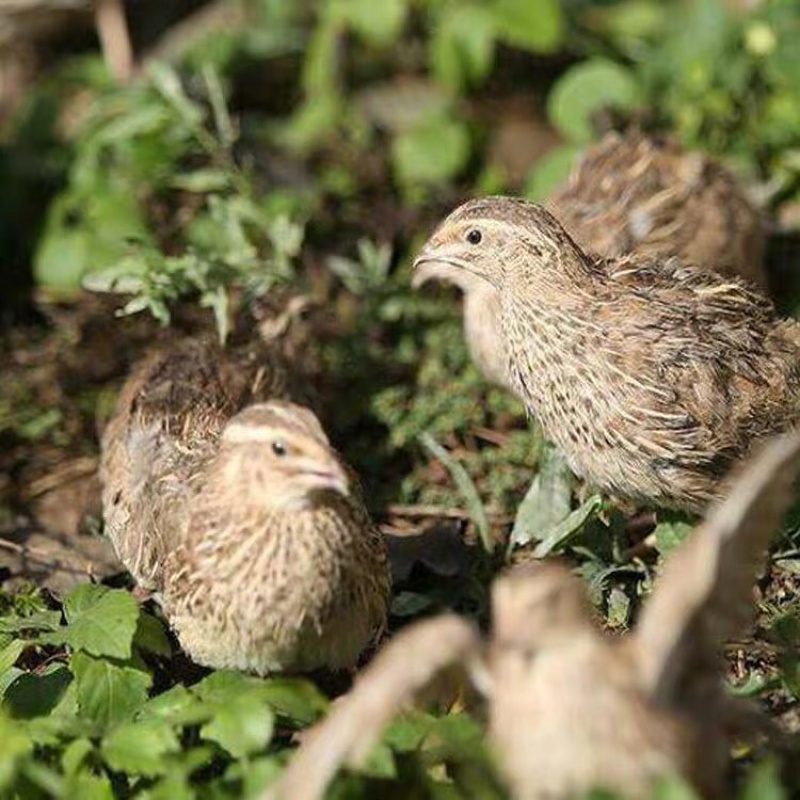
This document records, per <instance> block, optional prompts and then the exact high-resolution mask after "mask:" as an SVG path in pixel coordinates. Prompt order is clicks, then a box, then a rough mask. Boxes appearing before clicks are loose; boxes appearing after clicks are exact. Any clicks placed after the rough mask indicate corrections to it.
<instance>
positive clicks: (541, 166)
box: [524, 144, 580, 203]
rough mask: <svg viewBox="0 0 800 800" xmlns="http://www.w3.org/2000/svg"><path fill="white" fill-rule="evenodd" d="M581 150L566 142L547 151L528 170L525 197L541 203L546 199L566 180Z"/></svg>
mask: <svg viewBox="0 0 800 800" xmlns="http://www.w3.org/2000/svg"><path fill="white" fill-rule="evenodd" d="M579 152H580V148H579V147H576V146H575V145H571V144H564V145H560V146H559V147H554V148H553V149H552V150H549V151H548V152H547V153H545V155H543V156H542V157H541V158H540V159H539V160H538V161H537V162H536V163H535V164H534V165H533V166H532V167H531V169H530V172H528V177H527V180H526V181H525V189H524V194H525V197H527V198H528V199H529V200H534V201H536V202H539V203H540V202H542V201H544V200H546V199H547V198H548V197H549V196H550V195H551V194H552V193H553V191H554V189H555V188H556V187H557V186H558V185H559V184H560V183H561V182H562V181H564V180H566V178H567V176H568V175H569V173H570V171H571V170H572V167H573V165H574V164H575V160H576V158H577V157H578V153H579Z"/></svg>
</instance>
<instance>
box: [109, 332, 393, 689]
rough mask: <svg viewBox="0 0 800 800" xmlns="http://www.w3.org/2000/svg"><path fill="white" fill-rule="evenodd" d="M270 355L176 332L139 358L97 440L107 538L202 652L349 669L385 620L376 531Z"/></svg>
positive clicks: (279, 664)
mask: <svg viewBox="0 0 800 800" xmlns="http://www.w3.org/2000/svg"><path fill="white" fill-rule="evenodd" d="M293 394H294V393H293V392H292V390H291V387H290V386H289V381H288V377H287V370H286V368H285V365H283V363H282V362H281V360H280V358H279V357H277V356H276V355H274V354H272V353H271V352H269V351H264V350H263V349H260V350H252V349H248V348H245V349H241V350H235V351H225V350H223V349H221V348H220V347H218V346H216V345H214V344H210V343H204V342H186V343H183V344H181V345H179V346H177V347H174V348H172V349H170V350H166V351H162V352H159V353H156V354H155V355H153V356H151V357H149V358H148V359H146V360H145V361H144V362H143V363H142V364H141V365H140V366H139V367H138V369H136V370H135V371H134V373H133V375H132V376H131V377H130V379H129V380H128V382H127V383H126V384H125V387H124V388H123V390H122V393H121V395H120V398H119V401H118V404H117V408H116V412H115V414H114V416H113V418H112V420H111V421H110V423H109V425H108V427H107V429H106V431H105V433H104V436H103V441H102V460H101V477H102V481H103V510H104V516H105V522H106V530H107V532H108V535H109V537H110V538H111V541H112V542H113V544H114V547H115V549H116V551H117V553H118V555H119V557H120V559H121V560H122V561H123V563H124V564H125V565H126V566H127V567H128V569H129V570H130V572H131V573H132V574H133V576H134V578H135V579H136V580H137V582H138V583H140V584H141V585H142V586H144V587H147V588H149V589H151V590H153V591H154V592H155V593H156V596H157V598H158V599H159V601H160V602H161V604H162V606H163V609H164V612H165V615H166V616H167V618H168V620H169V622H170V624H171V625H172V627H173V628H174V630H175V632H176V634H177V636H178V639H179V640H180V642H181V645H182V646H183V648H184V649H185V650H186V651H187V653H188V654H189V655H190V656H191V657H192V658H193V659H194V660H195V661H196V662H198V663H200V664H203V665H206V666H210V667H215V668H233V669H241V670H247V671H252V672H255V673H258V674H265V673H268V672H272V671H276V670H289V671H307V670H312V669H316V668H331V669H339V668H349V667H352V666H353V665H354V664H355V663H356V661H357V659H358V656H359V654H360V653H361V652H362V651H363V650H364V648H365V647H367V646H368V645H369V644H370V643H371V642H372V640H373V639H374V638H375V636H376V634H377V633H378V632H379V631H380V630H381V629H382V626H383V624H384V620H385V615H386V606H387V598H388V592H389V573H388V565H387V556H386V551H385V546H384V542H383V540H382V537H381V535H380V533H379V532H378V531H377V530H376V529H375V528H374V527H373V525H372V524H371V522H370V520H369V518H368V515H367V512H366V509H365V508H364V505H363V502H362V499H361V496H360V494H359V489H358V487H357V486H356V485H355V482H354V479H353V478H352V476H351V475H350V474H349V472H348V469H347V467H346V466H345V465H344V464H343V462H342V461H341V459H340V458H339V456H338V454H337V453H336V452H335V451H334V450H333V448H332V447H331V445H330V443H329V441H328V438H327V437H326V435H325V433H324V431H323V429H322V427H321V425H320V423H319V420H318V419H317V417H316V416H315V415H314V413H313V412H312V411H310V410H309V409H308V408H306V407H304V406H301V405H297V404H295V403H293V402H291V401H290V400H289V399H288V398H289V397H290V396H293Z"/></svg>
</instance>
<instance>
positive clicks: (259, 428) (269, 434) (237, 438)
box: [222, 422, 291, 444]
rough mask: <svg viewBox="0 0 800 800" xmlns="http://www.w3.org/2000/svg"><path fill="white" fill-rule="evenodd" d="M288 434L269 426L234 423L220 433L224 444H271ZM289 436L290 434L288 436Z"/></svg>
mask: <svg viewBox="0 0 800 800" xmlns="http://www.w3.org/2000/svg"><path fill="white" fill-rule="evenodd" d="M285 433H288V432H283V434H282V432H281V430H280V429H279V428H273V427H271V426H270V425H248V424H247V423H242V422H234V423H231V424H230V425H228V426H227V427H226V428H225V430H224V431H223V433H222V438H223V440H224V441H226V442H233V443H234V444H245V443H247V442H271V441H274V440H275V439H277V438H280V437H281V435H284V434H285ZM289 435H291V434H289Z"/></svg>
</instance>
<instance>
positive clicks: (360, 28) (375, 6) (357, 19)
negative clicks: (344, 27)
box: [334, 0, 408, 47]
mask: <svg viewBox="0 0 800 800" xmlns="http://www.w3.org/2000/svg"><path fill="white" fill-rule="evenodd" d="M334 3H335V9H336V12H335V13H337V14H338V15H340V17H341V18H342V19H343V20H344V21H345V22H346V23H347V24H348V25H349V26H350V27H351V28H352V29H353V30H354V31H355V32H356V33H357V34H358V35H359V36H361V37H362V38H363V39H364V40H365V41H367V42H369V43H371V44H374V45H376V46H377V47H385V46H387V45H389V44H391V43H392V42H394V40H395V39H397V37H398V36H399V35H400V31H401V30H402V27H403V21H404V19H405V16H406V7H407V5H408V2H407V0H381V1H380V2H379V3H376V2H375V0H334Z"/></svg>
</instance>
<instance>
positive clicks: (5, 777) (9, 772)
mask: <svg viewBox="0 0 800 800" xmlns="http://www.w3.org/2000/svg"><path fill="white" fill-rule="evenodd" d="M0 742H2V747H0V789H5V788H7V787H9V786H10V785H11V783H12V781H13V780H14V775H15V773H16V771H17V766H18V764H19V762H20V761H21V759H22V758H24V757H25V756H26V755H28V754H29V753H30V752H31V751H32V750H33V742H32V741H31V740H30V739H29V738H28V736H27V735H26V734H25V733H24V731H23V730H22V729H21V728H20V727H19V726H18V725H17V724H16V723H15V722H13V721H12V720H10V719H8V718H7V717H6V716H5V715H4V714H3V712H2V709H0Z"/></svg>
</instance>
